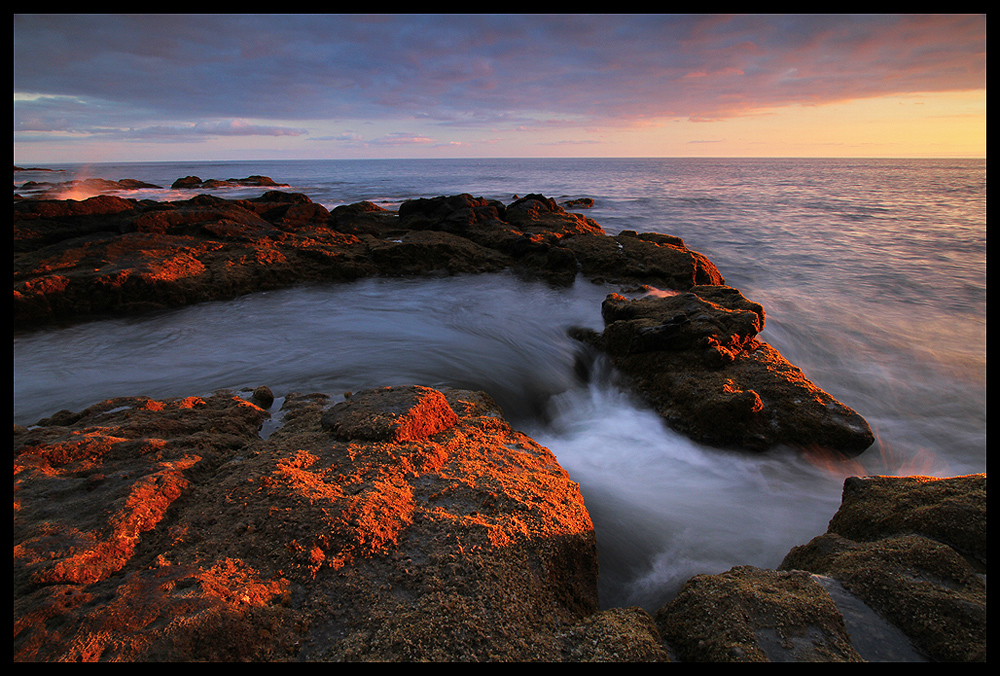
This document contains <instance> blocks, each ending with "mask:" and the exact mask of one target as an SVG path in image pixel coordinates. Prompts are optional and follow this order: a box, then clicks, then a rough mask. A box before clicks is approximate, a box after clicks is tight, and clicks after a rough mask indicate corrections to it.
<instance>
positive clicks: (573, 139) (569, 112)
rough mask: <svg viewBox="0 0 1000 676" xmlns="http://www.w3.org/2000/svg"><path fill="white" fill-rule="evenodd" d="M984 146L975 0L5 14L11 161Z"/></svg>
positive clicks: (765, 152) (913, 153)
mask: <svg viewBox="0 0 1000 676" xmlns="http://www.w3.org/2000/svg"><path fill="white" fill-rule="evenodd" d="M690 156H710V157H775V156H780V157H977V158H985V156H986V17H985V15H979V14H976V15H957V16H953V15H814V14H808V15H743V16H723V15H615V14H607V15H535V14H528V15H506V14H505V15H486V14H473V15H374V16H365V15H355V14H350V15H303V14H291V15H226V14H222V15H135V16H131V15H96V14H85V15H58V14H45V15H15V17H14V163H15V164H19V165H31V164H45V163H58V162H99V161H114V162H119V161H155V160H230V159H285V158H288V159H293V158H301V159H311V158H330V159H338V158H410V157H434V158H446V157H690Z"/></svg>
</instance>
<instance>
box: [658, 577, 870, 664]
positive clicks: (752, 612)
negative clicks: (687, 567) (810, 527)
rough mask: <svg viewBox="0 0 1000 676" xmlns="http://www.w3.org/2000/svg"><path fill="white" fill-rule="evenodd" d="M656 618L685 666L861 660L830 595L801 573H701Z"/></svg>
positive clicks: (665, 636)
mask: <svg viewBox="0 0 1000 676" xmlns="http://www.w3.org/2000/svg"><path fill="white" fill-rule="evenodd" d="M655 617H656V623H657V626H658V627H659V629H660V633H661V635H662V636H663V638H664V640H665V641H666V642H667V643H668V645H669V646H670V647H671V649H672V650H674V651H675V652H676V655H677V658H678V659H679V660H680V661H683V662H861V661H862V659H861V657H860V656H859V655H858V653H857V651H855V649H854V647H853V646H852V645H851V640H850V636H849V635H848V633H847V631H846V629H845V627H844V620H843V617H842V616H841V615H840V612H839V611H838V609H837V605H836V604H835V603H834V601H833V599H832V598H831V597H830V595H829V593H827V591H826V590H825V589H824V588H823V587H822V586H821V585H820V584H819V583H818V582H816V581H815V580H813V579H812V577H811V576H810V575H809V574H808V573H804V572H801V571H773V570H763V569H759V568H755V567H753V566H738V567H736V568H733V569H732V570H730V571H728V572H725V573H720V574H718V575H696V576H695V577H693V578H691V579H690V580H688V582H687V583H686V584H685V585H684V587H683V589H682V590H681V592H680V594H679V595H678V596H677V598H675V599H674V600H673V601H671V602H669V603H667V604H666V605H664V606H663V607H662V608H660V610H658V611H657V613H656V616H655Z"/></svg>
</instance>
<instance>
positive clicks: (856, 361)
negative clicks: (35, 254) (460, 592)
mask: <svg viewBox="0 0 1000 676" xmlns="http://www.w3.org/2000/svg"><path fill="white" fill-rule="evenodd" d="M65 168H67V169H69V170H70V171H67V172H66V173H65V174H61V173H60V174H36V175H27V174H21V173H18V174H16V175H15V179H14V180H15V183H16V184H21V183H23V182H24V181H25V180H29V179H35V180H68V179H69V178H71V177H81V178H82V177H100V178H107V179H115V180H116V179H122V178H135V179H140V180H144V181H148V182H151V183H155V184H157V185H161V186H164V188H163V189H160V190H144V191H134V192H128V193H124V194H123V196H128V197H138V198H152V199H161V200H164V199H175V198H182V197H184V196H185V194H184V193H181V192H179V191H173V190H170V189H169V186H170V184H171V183H173V181H174V180H175V179H177V178H180V177H183V176H188V175H196V176H200V177H201V178H203V179H208V178H219V179H224V178H243V177H246V176H249V175H254V174H262V175H267V176H270V177H271V178H273V179H274V180H275V181H278V182H284V183H289V184H291V187H290V188H287V190H291V191H296V192H303V193H306V194H307V195H309V197H310V198H311V199H312V200H313V201H314V202H319V203H321V204H323V205H325V206H327V207H328V208H333V207H335V206H337V205H339V204H345V203H352V202H357V201H360V200H372V201H374V202H376V203H379V204H382V205H383V206H385V207H387V208H393V207H395V206H397V205H398V204H400V203H401V202H402V201H404V200H406V199H411V198H415V197H433V196H436V195H450V194H456V193H463V192H467V193H471V194H473V195H475V196H483V197H489V198H495V199H500V200H501V201H504V202H510V201H511V200H512V198H513V195H515V194H518V195H524V194H527V193H531V192H535V193H542V194H545V195H547V196H550V197H554V198H556V199H560V198H563V197H583V196H586V197H592V198H594V200H595V206H594V207H593V208H592V209H590V210H587V211H586V212H584V213H586V215H588V216H589V217H591V218H593V219H594V220H596V221H597V222H598V223H600V224H601V225H602V226H603V227H604V229H605V230H606V231H608V232H609V233H611V234H614V233H617V232H619V231H621V230H625V229H631V230H638V231H640V232H643V231H654V232H665V233H669V234H672V235H678V236H680V237H683V238H684V241H685V242H686V243H687V245H688V246H689V247H690V248H692V249H694V250H696V251H699V252H701V253H703V254H705V255H706V256H708V257H709V258H710V259H711V260H712V261H713V262H714V263H715V264H716V265H717V266H718V268H719V269H720V271H721V272H722V274H723V275H724V276H725V278H726V281H727V283H729V284H730V285H732V286H735V287H737V288H739V289H740V290H742V291H743V293H744V295H746V296H747V297H749V298H751V299H752V300H755V301H757V302H760V303H762V304H763V305H764V307H765V310H766V311H767V326H766V328H765V331H764V332H763V334H762V335H761V338H762V339H764V340H766V341H767V342H769V343H771V344H772V345H774V346H775V347H776V348H777V349H778V350H780V351H781V353H782V354H783V355H785V357H786V358H788V359H789V361H791V362H792V363H794V364H796V365H797V366H799V367H801V368H802V369H803V370H804V371H805V373H806V375H807V376H808V377H809V378H810V379H811V380H812V381H813V382H815V383H816V384H817V385H819V386H820V387H821V388H823V389H825V390H826V391H828V392H830V393H831V394H832V395H834V396H835V397H837V398H838V399H840V400H841V401H843V402H845V403H846V404H848V405H849V406H851V407H853V408H854V409H856V410H857V411H858V412H860V413H861V414H862V415H863V416H865V417H866V418H867V420H868V421H869V423H870V424H871V426H872V428H873V430H874V431H875V433H876V435H877V437H878V439H879V441H878V442H877V443H876V445H875V446H873V447H872V448H871V449H869V450H868V451H867V452H866V453H865V454H863V455H862V456H861V457H859V458H857V459H855V460H854V461H850V462H845V463H843V464H840V465H836V466H833V467H817V466H814V465H812V464H810V463H808V462H806V461H804V460H802V459H801V458H799V457H797V456H795V455H791V454H786V453H782V452H776V453H773V454H770V455H767V456H763V457H748V456H743V455H739V454H732V453H726V452H722V451H717V450H713V449H709V448H704V447H701V446H699V445H697V444H694V443H692V442H690V441H688V440H687V439H685V438H682V437H679V436H678V435H676V434H674V433H672V432H671V431H669V430H667V429H665V428H664V427H663V425H662V424H661V423H660V421H659V420H658V418H657V417H656V416H655V415H654V414H652V413H651V412H650V411H648V410H646V409H645V408H644V407H643V406H642V405H641V404H639V403H637V402H635V401H634V400H632V399H631V398H630V397H629V396H627V395H626V394H625V393H623V392H622V391H621V390H620V389H619V388H618V387H616V385H615V383H616V380H615V377H614V374H613V373H611V372H609V373H607V374H605V376H604V377H602V378H599V379H598V380H596V381H595V382H591V383H589V384H581V383H579V382H577V381H576V380H575V379H574V377H573V357H574V354H575V352H574V350H575V346H574V345H573V343H572V341H571V340H569V339H568V338H567V337H566V333H565V331H566V329H567V328H569V327H571V326H589V327H592V328H595V329H600V328H602V324H601V317H600V303H601V300H603V298H604V297H605V295H606V294H607V293H609V292H610V291H615V290H617V289H615V288H613V287H603V286H597V285H594V284H591V283H589V282H585V281H582V280H581V281H578V282H577V284H576V285H575V286H574V287H573V288H571V289H568V290H555V289H551V288H548V287H547V286H544V285H540V284H530V283H526V282H524V281H521V280H518V279H515V278H514V277H512V276H510V275H505V274H499V275H486V276H481V277H454V278H446V279H432V280H420V279H417V280H366V281H361V282H358V283H354V284H349V285H324V286H309V287H303V288H296V289H288V290H283V291H275V292H268V293H260V294H255V295H252V296H247V297H244V298H240V299H238V300H234V301H228V302H219V303H207V304H204V305H199V306H195V307H190V308H185V309H181V310H176V311H171V312H164V313H156V314H153V315H150V316H146V317H138V318H129V319H120V320H110V321H99V322H92V323H87V324H81V325H77V326H73V327H70V328H64V329H60V330H54V331H39V332H33V333H29V334H24V335H16V336H15V337H14V421H15V422H16V423H21V424H31V423H33V422H35V421H37V420H38V419H39V418H42V417H44V416H47V415H50V414H51V413H54V412H55V411H57V410H59V409H63V408H69V409H80V408H83V407H85V406H88V405H90V404H92V403H95V402H97V401H101V400H102V399H105V398H108V397H111V396H119V395H149V396H155V397H162V396H181V395H184V396H186V395H192V394H203V393H208V392H211V391H213V390H215V389H220V388H240V387H244V386H249V387H255V386H257V385H261V384H265V385H268V386H269V387H271V389H272V390H273V391H274V392H275V394H276V396H278V397H279V398H280V397H283V396H284V395H285V394H287V393H288V392H310V391H324V392H327V393H329V394H331V395H337V394H339V393H341V392H343V391H347V390H354V391H356V390H358V389H361V388H364V387H375V386H381V385H389V384H404V383H414V382H415V383H420V384H426V385H431V386H435V385H436V386H461V387H474V388H477V389H485V390H487V391H489V392H490V393H491V394H493V396H494V398H496V399H497V400H498V402H500V403H501V405H502V406H503V407H504V409H505V411H506V412H507V414H508V417H510V418H511V419H512V421H513V422H514V424H515V426H517V427H519V428H520V429H522V430H523V431H525V432H526V433H528V434H530V435H531V436H533V437H534V438H535V439H537V440H538V441H539V442H540V443H542V444H543V445H545V446H547V447H549V448H550V449H551V450H552V451H553V452H554V453H555V454H556V456H557V457H558V459H559V461H560V463H561V464H562V465H563V466H564V467H565V468H566V469H567V471H569V473H570V474H571V475H572V477H573V478H574V480H576V481H578V482H579V483H580V485H581V488H582V491H583V493H584V497H585V499H586V501H587V505H588V508H589V509H590V511H591V515H592V517H593V519H594V522H595V526H596V528H597V535H598V542H599V545H600V549H601V556H602V564H601V565H602V568H601V571H602V572H601V593H602V602H603V603H604V604H605V605H607V606H618V605H632V604H634V605H641V606H643V607H646V608H647V609H651V610H652V609H655V607H657V605H658V604H659V603H660V602H662V601H663V600H665V599H666V598H669V597H670V596H671V595H672V594H674V593H676V591H677V589H678V587H679V585H680V584H681V583H683V582H684V581H685V580H686V579H687V578H688V577H690V576H691V575H693V574H695V573H703V572H704V573H713V572H721V571H724V570H728V569H729V568H731V567H733V566H735V565H742V564H750V565H757V566H762V567H773V566H776V565H777V564H778V563H780V561H781V559H782V558H783V556H784V554H785V553H786V552H787V551H788V550H789V549H790V548H791V547H793V546H795V545H799V544H803V543H805V542H808V540H809V539H811V538H812V537H813V536H815V535H818V534H820V533H822V532H824V531H825V530H826V525H827V522H828V521H829V519H830V517H831V516H832V515H833V513H834V512H835V511H836V509H837V506H838V505H839V502H840V490H841V486H842V482H843V479H844V477H846V476H849V475H853V474H863V473H867V474H896V475H903V474H927V475H934V476H953V475H958V474H967V473H973V472H984V471H986V345H985V343H986V163H985V161H981V160H794V159H788V160H780V159H779V160H771V159H761V160H748V159H739V160H721V159H587V160H575V159H565V160H546V159H534V160H440V161H431V160H401V161H285V162H225V163H204V162H202V163H157V164H118V165H111V164H101V165H89V166H86V167H84V166H66V167H65ZM215 192H216V194H219V195H220V196H223V197H248V196H249V197H256V196H258V195H259V194H261V192H262V191H261V189H260V188H256V189H251V190H246V189H230V190H220V191H215Z"/></svg>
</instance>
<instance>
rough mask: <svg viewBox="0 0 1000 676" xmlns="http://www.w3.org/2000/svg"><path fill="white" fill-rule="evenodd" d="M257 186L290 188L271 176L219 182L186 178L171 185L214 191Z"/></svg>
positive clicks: (184, 188) (183, 188) (176, 187)
mask: <svg viewBox="0 0 1000 676" xmlns="http://www.w3.org/2000/svg"><path fill="white" fill-rule="evenodd" d="M256 186H272V187H288V184H287V183H275V182H274V180H273V179H271V178H270V177H269V176H256V175H255V176H247V177H246V178H229V179H226V180H219V179H215V178H210V179H207V180H204V181H203V180H201V179H200V178H199V177H197V176H185V177H184V178H179V179H177V180H176V181H174V182H173V184H171V186H170V187H171V188H172V189H174V190H201V189H205V190H212V189H215V188H237V187H256Z"/></svg>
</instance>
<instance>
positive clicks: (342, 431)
mask: <svg viewBox="0 0 1000 676" xmlns="http://www.w3.org/2000/svg"><path fill="white" fill-rule="evenodd" d="M248 396H249V395H248ZM347 403H348V405H347V406H341V407H340V408H339V409H337V410H336V412H332V411H333V407H331V406H330V405H329V404H330V402H329V399H328V397H326V396H325V395H318V394H314V395H289V396H287V397H286V399H285V403H284V407H283V409H282V416H283V424H282V425H281V427H279V428H278V429H277V430H276V431H274V432H273V434H271V435H270V436H269V437H268V438H267V439H266V440H265V439H261V438H259V437H258V435H257V430H258V428H259V427H260V426H261V424H262V422H263V421H264V420H265V419H266V418H267V416H268V413H267V412H266V411H264V410H263V409H261V408H260V407H258V406H256V405H254V404H252V403H250V402H249V401H247V400H245V399H244V398H242V397H239V396H236V395H235V394H232V393H226V392H220V393H217V394H215V395H212V396H210V397H203V398H202V397H189V398H186V399H178V400H166V401H159V402H157V401H153V400H149V399H144V398H136V399H132V398H122V399H115V400H110V401H108V402H103V403H101V404H98V405H95V406H93V407H91V408H89V409H86V410H85V411H81V412H78V413H73V412H69V411H62V412H59V413H58V414H56V415H54V416H52V417H51V418H49V419H46V420H43V421H40V424H39V425H37V426H33V427H32V428H31V429H23V428H21V429H16V430H15V436H14V458H15V460H14V658H15V660H16V661H21V660H42V661H49V660H68V661H81V660H83V661H90V660H102V661H116V660H124V661H145V660H228V661H231V660H423V659H430V660H456V659H462V660H464V659H478V660H489V659H496V660H528V659H536V660H558V659H564V658H566V659H585V658H586V657H587V656H588V655H589V656H605V657H607V658H612V657H611V656H618V659H644V660H649V659H663V658H665V652H664V650H663V648H662V645H661V644H660V641H659V637H658V634H657V630H656V628H655V626H654V625H653V623H652V619H651V618H650V617H649V615H648V614H646V613H645V612H644V611H641V610H638V609H633V610H631V611H628V612H623V611H621V610H620V609H619V610H616V611H604V612H601V611H599V609H598V605H597V552H596V542H595V537H594V532H593V525H592V523H591V521H590V517H589V515H588V513H587V510H586V507H585V505H584V503H583V499H582V497H581V495H580V492H579V489H578V487H577V485H576V484H575V483H574V482H573V481H572V480H571V479H570V477H569V476H567V474H566V472H565V471H564V470H563V469H562V468H561V467H560V466H559V464H558V462H557V461H556V459H555V458H554V457H553V455H552V453H551V452H549V451H548V449H546V448H543V447H541V446H539V445H538V444H537V443H535V442H534V441H533V440H531V439H530V438H528V437H526V436H524V435H523V434H520V433H519V432H517V431H515V430H513V429H511V427H510V426H509V425H508V424H507V422H506V421H505V420H504V419H503V416H502V412H501V411H500V410H499V409H498V408H497V407H496V405H495V404H494V403H493V402H492V400H491V399H490V398H489V397H488V396H486V395H484V394H483V393H475V392H466V391H456V390H449V391H445V392H439V391H437V390H432V389H429V388H419V387H402V388H386V389H382V390H375V391H371V392H361V393H357V394H354V395H353V396H352V397H350V398H349V399H348V400H347ZM324 416H326V418H327V419H326V421H325V422H324ZM338 421H339V422H341V423H344V421H348V422H346V423H344V424H337V423H338ZM626 645H627V646H628V648H627V649H626V648H625V647H624V646H626Z"/></svg>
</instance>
